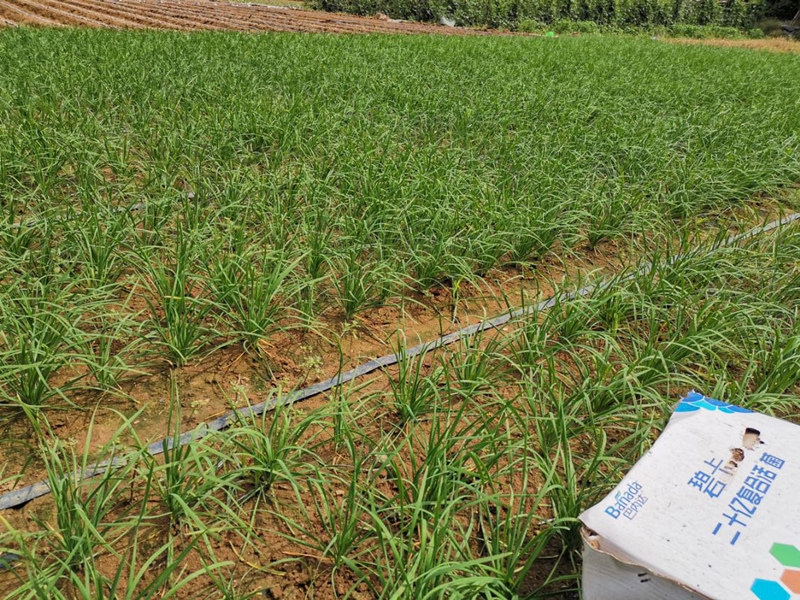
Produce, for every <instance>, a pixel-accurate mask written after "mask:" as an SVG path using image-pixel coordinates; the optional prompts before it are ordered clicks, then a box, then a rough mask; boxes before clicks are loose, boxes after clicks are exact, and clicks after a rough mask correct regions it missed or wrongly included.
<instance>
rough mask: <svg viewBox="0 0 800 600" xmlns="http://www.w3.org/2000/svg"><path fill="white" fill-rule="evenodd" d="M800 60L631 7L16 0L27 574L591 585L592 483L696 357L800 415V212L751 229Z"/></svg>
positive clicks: (16, 317)
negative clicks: (659, 26)
mask: <svg viewBox="0 0 800 600" xmlns="http://www.w3.org/2000/svg"><path fill="white" fill-rule="evenodd" d="M159 6H161V4H159ZM248 10H249V9H248ZM332 18H333V17H332ZM796 72H797V58H796V57H795V56H792V55H788V54H768V53H758V52H743V51H741V50H736V49H725V48H709V47H700V46H679V45H671V44H661V43H658V42H655V41H652V40H649V39H624V38H612V37H581V38H560V39H547V38H524V37H500V36H491V37H490V36H486V37H458V38H455V37H453V38H445V37H440V36H417V37H408V36H384V37H381V36H306V35H287V34H266V35H259V36H249V35H237V34H230V33H222V32H205V33H197V34H192V35H185V34H182V33H170V32H146V31H136V32H115V31H100V30H88V29H82V30H81V29H70V30H57V29H35V28H18V29H14V28H8V29H5V30H3V31H0V207H1V208H2V215H0V281H2V286H0V356H1V357H2V362H0V402H1V405H0V426H1V427H2V435H1V436H0V455H1V456H2V460H3V464H4V467H5V468H4V471H3V477H2V482H1V485H2V491H3V492H9V491H11V490H13V489H18V488H20V487H21V486H25V485H28V484H31V483H34V482H36V481H38V480H40V479H46V480H47V481H48V482H49V483H50V487H51V492H52V493H50V494H48V495H45V496H43V497H41V498H38V499H36V500H33V501H31V502H29V503H27V504H25V505H23V506H20V507H16V508H14V509H9V510H2V511H0V517H1V520H0V524H2V525H1V526H0V527H1V529H2V530H1V531H0V562H4V563H5V564H4V565H3V566H4V567H5V568H4V569H3V570H2V572H0V589H2V591H3V594H4V596H5V597H9V598H41V599H45V598H47V599H50V598H64V599H67V598H69V599H72V598H81V599H87V600H88V599H90V598H93V599H94V598H126V599H127V598H131V599H132V598H137V599H146V598H249V597H265V598H283V599H292V598H295V599H299V598H319V599H327V598H352V599H357V600H366V599H368V598H382V599H387V600H388V599H392V600H400V599H423V598H431V599H433V598H453V599H455V598H463V599H473V598H485V599H507V598H544V597H548V598H550V597H552V598H570V599H572V598H577V597H578V594H579V585H578V581H577V577H576V573H578V572H579V568H580V564H579V554H578V550H579V548H580V539H579V535H578V522H577V516H578V514H579V513H580V511H581V510H582V508H585V507H586V506H588V505H590V504H591V503H592V502H593V501H594V500H595V499H597V498H598V497H599V496H600V495H602V494H604V493H605V492H607V491H608V490H609V488H610V487H611V486H612V485H613V484H614V483H615V482H616V481H618V479H619V477H620V476H621V474H622V473H623V472H624V471H625V470H626V469H627V468H628V467H629V466H630V465H631V464H632V462H633V461H635V460H636V459H637V457H638V456H640V455H641V454H642V452H644V451H646V450H647V448H648V447H649V445H650V444H651V443H652V441H653V440H654V439H655V437H656V436H657V435H658V432H659V431H660V429H661V427H663V425H664V423H665V422H666V419H667V418H668V416H669V413H670V410H671V406H672V405H673V403H674V402H675V401H676V400H677V398H678V396H679V395H680V394H682V393H685V392H686V391H688V390H690V389H696V390H699V391H703V392H705V393H707V394H709V395H713V396H715V397H717V398H721V399H723V400H726V401H729V402H733V403H736V404H740V405H744V406H746V407H748V408H751V409H755V410H761V411H766V412H769V413H773V414H777V415H780V416H783V417H786V418H789V419H794V420H798V419H800V410H798V408H799V407H798V400H797V398H798V392H800V387H799V386H798V384H799V383H800V325H798V321H797V312H798V308H800V285H798V284H800V271H799V270H798V260H799V259H800V229H799V228H798V226H797V225H796V224H794V225H793V224H789V225H785V226H783V227H780V228H778V229H776V230H774V231H770V232H768V233H765V234H763V235H759V236H757V237H754V238H750V239H746V240H740V241H738V242H736V243H733V244H727V245H726V244H723V243H722V242H724V241H725V240H726V238H727V237H728V236H729V235H731V234H733V233H738V232H741V231H744V230H746V229H748V228H749V227H751V226H754V225H757V224H759V223H762V222H764V221H768V220H771V219H774V218H776V217H777V216H779V215H780V214H782V213H788V212H793V211H795V210H798V209H800V196H799V195H798V191H797V188H796V187H795V185H796V182H798V181H800V137H798V135H799V133H800V105H799V103H800V100H798V99H799V98H800V80H798V78H797V77H796V76H795V75H796ZM775 82H781V83H780V85H776V83H775ZM648 262H652V264H653V267H652V269H649V270H646V271H639V272H636V273H633V269H634V267H636V266H637V265H642V264H646V263H648ZM629 275H631V277H630V278H627V277H628V276H629ZM598 278H612V279H613V281H612V282H611V284H610V285H608V286H602V287H600V288H598V289H596V290H595V291H593V292H591V293H588V294H587V295H585V296H578V297H575V296H564V295H561V296H559V295H558V293H559V292H560V291H562V290H572V289H576V288H578V287H581V286H582V285H585V284H586V283H587V282H589V281H592V280H595V279H598ZM553 294H556V295H557V300H556V301H554V303H553V305H552V306H550V307H549V308H548V309H541V310H538V309H535V308H534V307H535V305H536V303H537V302H538V301H539V300H540V299H542V298H545V297H548V296H551V295H553ZM518 306H527V307H530V308H531V310H530V312H529V313H528V314H527V315H525V316H522V317H519V318H515V319H512V320H510V321H509V322H508V323H507V324H505V325H504V326H503V327H501V328H499V329H497V330H495V331H486V332H483V333H481V334H478V335H476V336H474V337H470V338H467V337H464V338H461V339H459V340H457V341H456V342H455V343H454V344H452V345H450V346H448V347H446V348H440V349H436V350H429V351H426V352H422V353H421V354H417V355H416V356H410V355H409V353H408V352H407V349H408V348H410V347H412V346H414V345H415V344H417V343H418V342H419V341H420V340H423V341H426V340H432V339H435V338H436V337H437V336H439V335H442V334H445V333H449V332H452V331H455V330H457V329H459V328H460V327H463V326H464V325H467V324H470V323H475V322H477V321H478V320H480V319H481V318H483V317H484V316H487V315H488V316H492V315H494V314H498V313H500V312H502V311H504V310H506V309H507V308H514V307H518ZM392 352H394V353H396V354H397V355H398V362H397V364H395V365H394V366H391V367H386V368H382V369H378V370H376V371H374V372H373V373H371V374H369V375H367V376H365V377H362V378H359V379H355V380H353V381H352V382H350V383H348V384H347V385H345V386H341V387H338V388H335V389H333V390H331V391H328V392H326V393H324V394H322V395H319V396H315V397H313V398H310V399H309V400H307V401H305V402H303V403H298V404H294V405H292V406H284V407H282V408H280V407H279V408H278V409H277V410H276V411H272V412H267V413H265V414H264V415H263V416H254V415H252V414H243V415H242V416H240V418H238V419H232V422H231V424H230V427H228V428H227V429H225V430H223V431H216V432H212V433H210V434H209V435H207V436H205V437H203V438H202V439H197V440H193V441H189V442H188V443H186V444H183V445H171V444H170V443H164V444H161V443H160V442H159V441H158V440H160V439H161V438H164V437H165V436H169V435H175V434H179V433H181V432H184V431H190V430H193V429H194V428H196V427H198V426H199V425H200V424H202V423H205V422H208V421H211V420H212V419H215V418H217V417H219V416H220V415H221V414H224V413H226V412H227V411H229V410H231V409H233V408H237V409H244V408H246V407H247V406H248V405H254V404H257V403H259V402H264V401H267V400H269V399H275V398H277V399H278V400H281V399H284V398H287V397H288V395H289V394H290V392H291V391H292V390H295V389H298V388H301V387H303V386H306V385H309V384H312V383H315V382H317V381H320V380H323V379H326V378H327V377H330V376H332V375H334V374H336V373H337V372H339V371H341V370H345V369H349V368H351V367H353V366H356V365H358V364H360V363H362V362H364V361H366V360H368V359H370V358H374V357H376V356H380V355H384V354H387V353H392ZM153 442H156V446H155V449H156V450H157V451H159V452H160V454H158V455H157V456H153V455H152V454H151V453H150V452H148V451H147V450H146V446H147V444H149V443H153ZM110 459H115V460H116V462H115V463H114V467H113V468H112V467H110V466H108V464H107V463H105V464H106V466H104V467H102V468H100V469H99V471H100V474H99V475H98V476H96V477H94V478H92V479H86V480H82V479H81V478H74V477H67V478H64V477H63V475H64V474H65V473H67V472H69V471H72V470H80V469H82V468H84V467H86V466H91V465H93V464H94V463H95V462H97V461H99V460H110Z"/></svg>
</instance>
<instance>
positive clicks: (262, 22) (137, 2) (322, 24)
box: [0, 0, 488, 35]
mask: <svg viewBox="0 0 800 600" xmlns="http://www.w3.org/2000/svg"><path fill="white" fill-rule="evenodd" d="M18 24H25V25H42V26H71V27H76V26H83V27H110V28H119V29H172V30H183V31H190V30H230V31H307V32H330V33H441V34H449V35H469V34H472V35H480V34H486V33H488V32H485V31H476V30H470V29H462V28H456V27H444V26H440V25H430V24H421V23H412V22H407V21H393V20H389V19H387V18H383V19H381V18H377V17H357V16H353V15H342V14H334V13H326V12H320V11H310V10H298V9H291V8H280V7H273V6H266V5H254V4H239V3H231V2H213V1H211V0H0V27H2V26H4V25H5V26H9V25H18Z"/></svg>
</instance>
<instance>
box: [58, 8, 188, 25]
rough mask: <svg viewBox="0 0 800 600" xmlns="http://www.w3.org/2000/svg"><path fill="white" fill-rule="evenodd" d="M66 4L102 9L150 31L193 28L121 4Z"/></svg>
mask: <svg viewBox="0 0 800 600" xmlns="http://www.w3.org/2000/svg"><path fill="white" fill-rule="evenodd" d="M61 1H62V2H63V3H64V4H71V5H73V6H80V7H83V8H85V9H87V10H96V9H98V8H101V7H102V10H103V11H107V12H108V13H109V14H113V15H117V16H118V17H119V18H120V19H123V20H126V21H129V22H131V23H134V24H135V25H136V26H138V27H141V28H150V29H172V30H182V31H186V30H191V29H193V27H191V26H189V25H187V24H184V23H176V22H174V21H173V20H172V19H167V20H165V19H163V18H159V17H150V16H146V15H144V14H142V12H141V11H136V10H132V9H129V8H128V7H126V6H124V5H122V4H121V3H119V2H115V3H113V7H112V6H111V4H112V3H110V2H102V3H101V2H92V1H91V0H87V1H85V2H84V1H83V0H61Z"/></svg>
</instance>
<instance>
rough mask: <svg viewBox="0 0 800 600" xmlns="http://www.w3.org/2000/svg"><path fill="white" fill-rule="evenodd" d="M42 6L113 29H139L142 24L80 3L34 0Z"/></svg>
mask: <svg viewBox="0 0 800 600" xmlns="http://www.w3.org/2000/svg"><path fill="white" fill-rule="evenodd" d="M36 1H37V2H38V3H39V4H41V5H42V6H47V7H49V8H53V9H56V10H63V11H66V12H68V13H70V14H72V15H75V16H77V17H80V18H85V19H90V20H92V21H95V22H97V23H99V24H100V25H102V26H103V27H113V28H115V29H132V28H135V29H139V28H141V27H142V25H139V24H138V23H135V22H134V21H129V20H127V19H124V18H119V17H118V16H115V15H114V14H112V11H99V10H97V9H96V8H90V7H87V6H83V5H80V4H76V3H73V2H69V1H63V0H36Z"/></svg>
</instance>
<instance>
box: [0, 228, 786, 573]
mask: <svg viewBox="0 0 800 600" xmlns="http://www.w3.org/2000/svg"><path fill="white" fill-rule="evenodd" d="M797 220H800V213H793V214H790V215H788V216H786V217H783V218H780V219H776V220H775V221H772V222H770V223H767V224H765V225H761V226H759V227H754V228H753V229H750V230H748V231H746V232H744V233H741V234H737V235H733V236H730V237H729V238H727V239H726V240H724V241H722V242H720V243H718V244H714V245H712V246H711V247H710V248H709V252H714V251H716V250H718V249H719V248H723V247H726V246H731V245H733V244H736V243H737V242H740V241H742V240H745V239H749V238H753V237H756V236H758V235H761V234H762V233H766V232H768V231H772V230H773V229H777V228H778V227H781V226H783V225H788V224H789V223H792V222H794V221H797ZM687 256H688V253H685V254H678V255H675V256H673V257H672V258H671V259H670V260H669V261H668V264H672V263H674V262H676V261H678V260H681V259H683V258H686V257H687ZM653 266H654V265H653V263H647V264H646V265H644V266H642V267H640V268H639V269H636V270H634V271H632V272H631V273H629V274H628V275H626V276H625V277H623V278H621V279H615V278H611V279H606V280H603V281H600V282H599V283H594V284H591V285H588V286H585V287H582V288H580V289H577V290H574V291H572V292H567V293H559V294H556V295H553V296H550V297H549V298H547V299H545V300H542V301H541V302H539V303H538V304H535V305H533V306H526V307H522V308H517V309H515V310H511V311H509V312H506V313H503V314H502V315H499V316H497V317H494V318H492V319H487V320H484V321H481V322H479V323H476V324H474V325H470V326H468V327H464V328H462V329H459V330H458V331H454V332H453V333H449V334H447V335H444V336H442V337H440V338H437V339H435V340H432V341H429V342H423V343H421V344H417V345H416V346H413V347H412V348H408V349H406V351H405V352H404V356H405V357H407V358H409V357H413V356H417V355H419V354H423V353H425V352H428V351H430V350H435V349H436V348H441V347H443V346H448V345H450V344H453V343H454V342H456V341H458V340H459V339H461V338H465V337H471V336H473V335H475V334H476V333H480V332H482V331H486V330H489V329H495V328H497V327H501V326H502V325H505V324H506V323H508V322H509V321H511V320H512V319H516V318H518V317H522V316H525V315H526V314H530V313H537V312H539V311H543V310H548V309H550V308H552V307H553V306H555V305H556V303H557V302H559V301H560V300H571V299H573V298H579V297H583V296H588V295H589V294H590V293H592V292H594V291H597V290H601V289H605V288H607V287H609V286H610V285H612V284H614V283H615V282H618V283H622V282H625V281H630V280H631V279H634V278H635V277H638V276H640V275H645V274H647V273H649V272H650V271H651V270H652V269H653ZM399 360H400V355H398V354H387V355H385V356H381V357H380V358H375V359H373V360H370V361H368V362H365V363H363V364H361V365H359V366H357V367H355V368H354V369H351V370H349V371H345V372H344V373H338V374H337V375H334V376H333V377H331V378H330V379H326V380H325V381H320V382H319V383H315V384H314V385H310V386H308V387H305V388H303V389H300V390H298V391H296V392H292V393H291V394H288V395H287V396H284V397H279V396H274V397H272V398H270V399H269V400H267V401H266V402H262V403H260V404H256V405H253V406H249V407H247V408H243V409H240V410H233V411H231V412H229V413H226V414H224V415H222V416H221V417H218V418H216V419H214V420H213V421H210V422H208V423H205V424H201V425H199V426H198V427H196V428H195V429H193V430H191V431H187V432H185V433H183V434H181V435H180V436H174V437H166V438H164V439H162V440H159V441H157V442H153V443H152V444H150V445H149V446H147V451H148V452H149V453H150V454H151V455H152V456H156V455H158V454H162V453H163V452H164V448H165V447H166V448H168V449H170V448H173V447H174V446H176V445H177V446H183V445H184V444H187V443H189V442H191V441H194V440H198V439H201V438H203V437H205V436H207V435H208V434H209V433H212V432H215V431H221V430H223V429H226V428H227V427H229V426H230V425H231V424H232V423H234V422H235V421H236V420H237V419H238V418H239V417H242V416H247V415H261V414H263V413H265V412H269V411H273V410H275V408H276V407H277V406H278V404H280V405H281V406H288V405H290V404H294V403H296V402H301V401H303V400H306V399H308V398H311V397H313V396H318V395H319V394H322V393H323V392H327V391H328V390H331V389H333V388H336V387H338V386H340V385H343V384H345V383H348V382H350V381H353V380H354V379H357V378H359V377H362V376H364V375H367V374H368V373H372V372H373V371H377V370H378V369H382V368H385V367H389V366H391V365H394V364H397V362H398V361H399ZM124 463H125V458H123V457H121V458H116V459H114V460H110V461H109V460H105V461H100V462H98V463H96V464H94V465H93V466H91V467H90V468H88V469H86V470H85V471H83V472H81V473H71V474H70V475H69V476H71V477H78V476H79V477H80V478H81V479H88V478H90V477H94V476H95V475H99V474H100V473H103V472H105V471H106V469H108V468H109V467H111V468H116V467H119V466H122V465H123V464H124ZM49 493H50V486H49V485H48V484H47V482H46V481H40V482H38V483H34V484H32V485H29V486H27V487H24V488H20V489H18V490H14V491H11V492H8V493H6V494H3V495H2V496H0V510H5V509H9V508H17V507H21V506H23V505H24V504H27V503H28V502H30V501H31V500H34V499H36V498H39V497H41V496H45V495H46V494H49ZM18 558H19V557H17V556H16V555H15V556H0V570H2V569H3V568H4V566H5V565H7V564H8V563H9V562H13V561H15V560H17V559H18Z"/></svg>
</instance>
